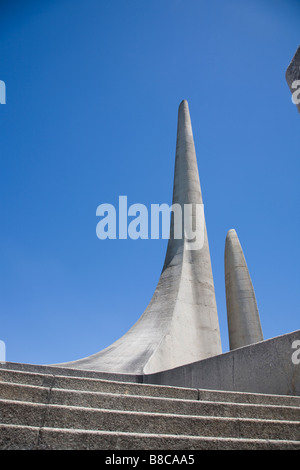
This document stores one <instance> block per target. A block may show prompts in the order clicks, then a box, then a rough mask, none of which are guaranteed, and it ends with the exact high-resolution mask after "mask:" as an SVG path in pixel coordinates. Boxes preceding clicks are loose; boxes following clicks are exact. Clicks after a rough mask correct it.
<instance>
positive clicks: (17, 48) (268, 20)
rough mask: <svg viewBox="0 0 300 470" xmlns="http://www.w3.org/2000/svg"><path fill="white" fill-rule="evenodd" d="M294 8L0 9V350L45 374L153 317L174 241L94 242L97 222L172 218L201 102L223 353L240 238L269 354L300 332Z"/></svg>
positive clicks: (234, 0) (200, 142) (235, 1)
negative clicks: (183, 152) (228, 253)
mask: <svg viewBox="0 0 300 470" xmlns="http://www.w3.org/2000/svg"><path fill="white" fill-rule="evenodd" d="M299 31H300V1H298V0H251V1H250V0H228V1H226V2H224V1H222V0H212V1H207V0H206V1H202V0H184V1H183V0H159V1H158V0H151V1H150V0H126V1H123V0H111V1H104V0H87V1H83V0H61V1H51V2H50V1H43V2H38V1H34V0H31V1H27V2H22V1H1V2H0V80H3V81H5V83H6V90H7V96H6V100H7V103H6V105H1V106H0V198H1V199H0V201H1V204H0V211H1V212H0V216H1V231H0V315H1V316H0V318H1V328H0V339H1V340H3V341H5V343H6V349H7V357H6V359H7V360H8V361H12V362H28V363H36V364H51V363H57V362H65V361H69V360H75V359H79V358H81V357H85V356H88V355H90V354H93V353H95V352H97V351H99V350H101V349H103V348H104V347H106V346H108V345H109V344H111V343H112V342H113V341H115V340H116V339H118V338H119V337H120V336H121V335H122V334H124V333H125V332H126V331H127V330H128V329H129V328H130V327H131V326H132V325H133V324H134V323H135V321H136V320H137V319H138V318H139V317H140V315H141V314H142V313H143V311H144V310H145V308H146V307H147V305H148V303H149V301H150V299H151V297H152V294H153V292H154V290H155V286H156V283H157V281H158V279H159V276H160V272H161V268H162V265H163V261H164V256H165V250H166V245H167V240H151V239H150V240H130V239H127V240H106V241H103V240H99V239H98V238H97V237H96V224H97V222H98V219H97V217H96V208H97V206H98V205H99V204H102V203H111V204H114V205H116V206H117V203H118V197H119V195H127V197H128V204H133V203H142V204H145V205H146V206H148V207H150V204H154V203H168V204H171V202H172V200H171V198H172V185H173V170H174V157H175V144H176V126H177V110H178V106H179V103H180V102H181V100H182V99H187V100H188V102H189V107H190V113H191V119H192V125H193V132H194V140H195V146H196V152H197V158H198V166H199V173H200V181H201V186H202V192H203V199H204V205H205V216H206V223H207V229H208V237H209V243H210V251H211V259H212V268H213V274H214V281H215V290H216V298H217V306H218V312H219V322H220V329H221V338H222V345H223V351H227V350H228V348H229V346H228V334H227V318H226V302H225V282H224V246H225V237H226V234H227V231H228V230H229V229H231V228H235V229H236V231H237V234H238V236H239V239H240V241H241V244H242V247H243V250H244V254H245V256H246V260H247V263H248V267H249V270H250V275H251V278H252V281H253V284H254V288H255V292H256V297H257V302H258V307H259V311H260V316H261V323H262V328H263V333H264V337H265V339H267V338H271V337H274V336H278V335H281V334H284V333H289V332H291V331H294V330H297V329H299V326H300V325H299V153H300V150H299V124H300V116H299V114H298V112H297V109H296V107H295V105H293V104H292V102H291V94H290V92H289V89H288V87H287V84H286V81H285V71H286V68H287V66H288V64H289V62H290V60H291V59H292V56H293V55H294V53H295V51H296V49H297V47H298V45H299V44H300V38H299Z"/></svg>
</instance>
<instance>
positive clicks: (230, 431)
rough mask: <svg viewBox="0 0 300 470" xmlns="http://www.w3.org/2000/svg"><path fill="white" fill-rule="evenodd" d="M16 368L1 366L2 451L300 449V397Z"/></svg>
mask: <svg viewBox="0 0 300 470" xmlns="http://www.w3.org/2000/svg"><path fill="white" fill-rule="evenodd" d="M254 346H255V347H256V346H257V345H254ZM19 366H20V367H21V365H19ZM17 367H18V365H17V364H12V363H10V364H8V363H7V364H1V365H0V422H1V424H0V449H1V450H3V449H18V450H20V449H78V450H79V449H113V450H117V449H127V450H129V449H150V450H153V449H157V448H159V449H169V450H171V449H272V448H274V449H288V448H289V449H300V421H299V420H300V397H292V396H278V395H262V394H252V393H239V392H221V391H219V392H218V391H213V390H203V389H201V390H199V389H195V388H189V389H188V388H181V387H170V386H161V385H146V384H141V383H139V384H137V383H125V382H113V381H112V382H111V381H109V380H103V379H95V378H93V379H92V378H90V377H87V378H84V377H74V376H63V375H50V374H48V373H42V371H43V370H44V371H46V368H45V369H42V366H40V367H39V372H36V373H34V372H25V371H24V370H22V371H21V370H16V369H17ZM53 369H54V368H53ZM55 370H56V372H62V369H60V368H56V369H55ZM82 372H84V371H78V373H82ZM86 374H87V375H88V373H87V371H86Z"/></svg>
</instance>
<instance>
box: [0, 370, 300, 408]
mask: <svg viewBox="0 0 300 470" xmlns="http://www.w3.org/2000/svg"><path fill="white" fill-rule="evenodd" d="M0 381H1V382H12V383H17V384H27V385H37V386H41V387H48V388H49V387H50V388H59V389H67V390H82V391H89V392H103V393H115V394H122V395H135V396H136V395H139V396H148V397H165V398H173V399H186V400H204V401H217V402H230V403H248V404H265V405H281V406H294V407H300V397H298V396H289V395H267V394H261V393H244V392H225V391H216V390H198V389H194V388H182V387H173V386H165V385H149V384H140V383H132V382H119V381H112V380H105V379H94V378H86V377H74V376H63V375H51V374H42V373H34V372H24V371H16V370H11V369H1V368H0Z"/></svg>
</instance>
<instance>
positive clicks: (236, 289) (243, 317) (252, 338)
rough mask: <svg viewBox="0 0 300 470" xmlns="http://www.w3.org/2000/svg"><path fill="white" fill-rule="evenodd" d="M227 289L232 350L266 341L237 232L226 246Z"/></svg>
mask: <svg viewBox="0 0 300 470" xmlns="http://www.w3.org/2000/svg"><path fill="white" fill-rule="evenodd" d="M225 285H226V304H227V319H228V332H229V344H230V349H231V350H232V349H237V348H240V347H242V346H247V345H248V344H253V343H258V342H259V341H263V333H262V328H261V324H260V318H259V313H258V308H257V303H256V298H255V293H254V289H253V285H252V282H251V278H250V274H249V271H248V267H247V263H246V260H245V257H244V253H243V250H242V247H241V244H240V241H239V239H238V236H237V234H236V231H235V230H233V229H232V230H229V232H228V233H227V237H226V242H225Z"/></svg>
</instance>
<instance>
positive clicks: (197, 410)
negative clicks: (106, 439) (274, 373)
mask: <svg viewBox="0 0 300 470" xmlns="http://www.w3.org/2000/svg"><path fill="white" fill-rule="evenodd" d="M0 398H2V399H7V400H14V401H16V400H17V401H23V402H29V403H41V404H56V405H65V406H79V407H87V408H100V409H107V410H109V409H111V410H124V411H140V412H147V413H167V414H172V413H173V414H182V415H195V416H220V417H239V418H257V419H271V420H275V419H277V420H287V421H300V407H293V406H279V405H261V404H259V405H257V404H248V403H246V404H244V403H230V402H214V401H213V402H211V401H205V400H201V401H199V400H186V399H175V400H174V399H172V398H164V397H163V398H162V397H160V398H158V397H147V396H140V395H123V394H113V393H103V392H85V391H77V390H67V389H57V388H51V389H50V388H47V387H40V386H35V385H24V384H15V383H11V382H9V383H7V382H0Z"/></svg>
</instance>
